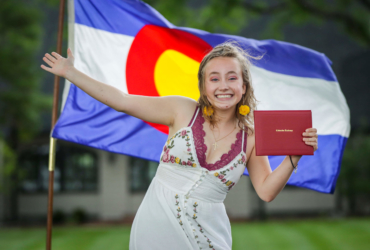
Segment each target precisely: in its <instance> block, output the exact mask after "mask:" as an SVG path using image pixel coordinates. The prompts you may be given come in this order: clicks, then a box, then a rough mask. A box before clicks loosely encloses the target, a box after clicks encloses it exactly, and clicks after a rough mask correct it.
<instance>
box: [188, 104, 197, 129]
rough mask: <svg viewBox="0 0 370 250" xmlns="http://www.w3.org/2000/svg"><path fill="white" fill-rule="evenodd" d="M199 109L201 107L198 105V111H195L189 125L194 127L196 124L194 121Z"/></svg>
mask: <svg viewBox="0 0 370 250" xmlns="http://www.w3.org/2000/svg"><path fill="white" fill-rule="evenodd" d="M199 109H200V108H199V107H197V108H196V112H194V115H193V118H192V120H191V121H190V125H189V127H192V126H193V124H194V121H195V120H196V119H197V117H198V112H199Z"/></svg>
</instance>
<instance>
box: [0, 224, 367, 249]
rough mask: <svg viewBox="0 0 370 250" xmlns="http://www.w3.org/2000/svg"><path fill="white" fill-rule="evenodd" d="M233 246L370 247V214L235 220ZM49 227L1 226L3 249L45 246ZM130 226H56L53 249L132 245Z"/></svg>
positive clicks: (272, 247)
mask: <svg viewBox="0 0 370 250" xmlns="http://www.w3.org/2000/svg"><path fill="white" fill-rule="evenodd" d="M232 235H233V249H235V250H237V249H243V250H244V249H248V250H259V249H264V250H265V249H273V250H274V249H277V250H279V249H284V250H290V249H294V250H296V249H299V250H313V249H315V250H316V249H325V250H327V249H335V250H342V249H343V250H344V249H356V250H362V249H366V250H367V249H370V218H364V219H345V220H303V221H268V222H249V223H232ZM45 239H46V231H45V229H40V228H37V229H29V228H27V229H0V249H4V250H20V249H22V250H41V249H42V250H44V249H45ZM129 239H130V226H110V227H54V229H53V247H52V249H53V250H62V249H63V250H64V249H68V250H75V249H76V250H77V249H78V250H100V249H103V250H105V249H109V250H124V249H128V245H129Z"/></svg>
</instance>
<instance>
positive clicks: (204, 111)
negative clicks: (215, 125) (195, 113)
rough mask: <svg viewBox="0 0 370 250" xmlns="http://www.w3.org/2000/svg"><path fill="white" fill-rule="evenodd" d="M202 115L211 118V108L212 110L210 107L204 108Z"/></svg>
mask: <svg viewBox="0 0 370 250" xmlns="http://www.w3.org/2000/svg"><path fill="white" fill-rule="evenodd" d="M203 113H204V114H205V115H206V116H212V115H213V108H212V106H205V107H204V109H203Z"/></svg>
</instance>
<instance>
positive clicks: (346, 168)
mask: <svg viewBox="0 0 370 250" xmlns="http://www.w3.org/2000/svg"><path fill="white" fill-rule="evenodd" d="M368 129H369V124H368V123H367V122H366V120H362V126H361V128H360V129H359V130H358V131H356V133H354V134H352V135H351V137H350V138H349V139H348V141H347V146H346V150H345V151H344V154H343V160H342V168H341V173H340V175H339V178H338V193H339V200H340V204H341V203H342V202H341V201H342V198H343V197H345V198H346V199H347V202H348V213H349V214H350V215H355V214H362V213H364V212H365V211H364V209H363V203H364V202H366V203H369V202H370V183H369V179H370V154H369V152H370V135H369V131H368Z"/></svg>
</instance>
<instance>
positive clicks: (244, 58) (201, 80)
mask: <svg viewBox="0 0 370 250" xmlns="http://www.w3.org/2000/svg"><path fill="white" fill-rule="evenodd" d="M217 57H230V58H236V59H237V60H238V61H239V63H240V66H241V70H242V78H243V84H244V85H245V87H246V91H245V93H244V94H243V96H242V98H241V100H240V101H239V102H238V104H237V105H236V110H235V117H236V118H237V119H238V121H239V122H238V126H239V127H240V128H241V129H243V125H245V127H246V128H249V130H250V131H251V132H252V133H254V128H253V124H254V116H253V111H254V110H255V109H256V106H257V102H258V101H257V99H256V97H255V96H254V90H253V87H252V78H251V74H250V66H251V62H250V60H249V58H253V59H261V58H262V56H259V57H253V56H251V55H250V54H249V53H247V52H246V51H244V50H243V49H242V48H241V47H240V46H239V45H238V44H237V42H235V41H227V42H224V43H222V44H219V45H217V46H216V47H214V48H213V49H212V50H211V51H210V52H209V53H208V54H207V55H206V56H204V58H203V60H202V62H201V63H200V66H199V71H198V88H199V92H200V97H199V99H198V105H199V107H200V110H201V111H202V114H203V117H204V119H206V120H207V121H208V122H209V123H210V124H211V125H212V126H216V125H217V122H218V120H216V119H215V116H214V115H212V116H206V115H205V114H204V112H203V110H204V107H209V106H211V103H210V102H209V101H208V99H207V96H206V95H205V94H204V93H205V67H206V65H207V63H208V62H209V61H211V60H212V59H214V58H217ZM241 105H248V106H249V107H250V112H249V114H248V115H246V116H243V115H241V114H240V113H239V107H240V106H241ZM244 130H245V129H244ZM246 132H248V131H246Z"/></svg>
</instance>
